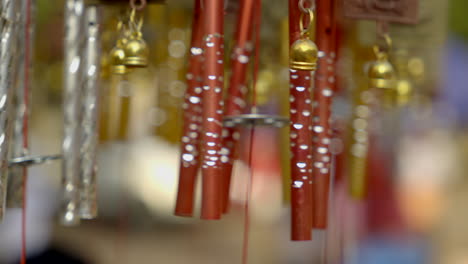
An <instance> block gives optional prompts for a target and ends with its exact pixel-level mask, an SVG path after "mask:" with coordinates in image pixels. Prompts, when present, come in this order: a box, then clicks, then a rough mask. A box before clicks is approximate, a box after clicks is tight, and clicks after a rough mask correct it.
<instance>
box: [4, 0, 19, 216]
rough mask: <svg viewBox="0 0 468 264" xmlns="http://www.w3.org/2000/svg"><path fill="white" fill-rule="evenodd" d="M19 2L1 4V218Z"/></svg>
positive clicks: (6, 170)
mask: <svg viewBox="0 0 468 264" xmlns="http://www.w3.org/2000/svg"><path fill="white" fill-rule="evenodd" d="M17 7H18V6H17V2H16V1H13V0H3V1H2V6H1V8H2V9H1V12H2V20H4V21H2V25H1V26H2V28H1V46H0V59H1V61H0V98H2V104H1V107H0V137H1V138H2V140H0V162H1V163H2V164H3V165H2V167H1V170H0V220H2V219H3V217H4V214H5V209H6V200H7V190H8V163H9V162H8V161H9V155H8V150H9V149H8V148H9V144H10V134H11V130H12V129H11V128H12V125H13V124H12V120H11V115H10V114H11V111H12V110H14V108H13V104H12V103H13V102H12V97H13V95H14V85H13V84H14V83H13V79H14V76H15V73H14V67H15V66H14V59H15V56H14V54H15V52H13V50H15V48H14V47H15V45H16V43H15V40H16V39H15V37H16V35H15V27H16V23H17V19H16V16H17V11H18V10H17Z"/></svg>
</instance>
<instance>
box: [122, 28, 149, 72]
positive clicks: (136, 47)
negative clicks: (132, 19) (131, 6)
mask: <svg viewBox="0 0 468 264" xmlns="http://www.w3.org/2000/svg"><path fill="white" fill-rule="evenodd" d="M124 51H125V59H124V64H125V65H126V66H127V67H136V68H138V67H147V66H148V56H149V50H148V45H147V44H146V42H145V40H144V39H143V38H142V35H141V33H140V32H136V33H134V34H133V35H132V36H131V37H130V39H129V40H128V42H127V44H126V45H125V49H124Z"/></svg>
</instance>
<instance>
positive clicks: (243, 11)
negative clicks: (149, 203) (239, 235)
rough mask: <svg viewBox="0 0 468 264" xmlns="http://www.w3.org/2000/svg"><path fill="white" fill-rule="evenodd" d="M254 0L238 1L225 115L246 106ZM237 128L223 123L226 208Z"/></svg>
mask: <svg viewBox="0 0 468 264" xmlns="http://www.w3.org/2000/svg"><path fill="white" fill-rule="evenodd" d="M254 4H255V1H254V0H242V1H241V2H240V10H239V16H238V19H237V28H236V34H235V39H234V41H235V43H234V48H233V52H232V55H231V69H232V75H231V78H230V81H229V88H228V92H227V94H228V95H227V97H226V106H225V115H226V116H234V115H240V114H243V113H244V111H245V108H246V105H247V104H246V97H247V93H248V89H247V70H248V68H249V67H248V66H249V61H250V58H251V53H252V49H253V45H252V31H253V26H254V25H253V24H254V23H253V21H254V12H253V10H254ZM238 137H239V129H238V128H237V127H226V128H224V131H223V147H224V148H223V150H222V155H223V156H222V157H221V158H222V159H223V186H222V188H223V197H222V210H223V213H227V211H228V210H229V192H230V186H231V175H232V168H233V165H234V161H235V160H236V159H237V155H238V154H237V141H238Z"/></svg>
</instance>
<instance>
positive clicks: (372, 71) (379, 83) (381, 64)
mask: <svg viewBox="0 0 468 264" xmlns="http://www.w3.org/2000/svg"><path fill="white" fill-rule="evenodd" d="M367 73H368V77H369V85H370V87H371V88H379V89H395V88H396V74H395V69H394V68H393V66H392V64H390V62H388V61H387V60H386V59H378V60H377V61H375V62H373V63H372V64H371V65H370V67H369V70H368V72H367Z"/></svg>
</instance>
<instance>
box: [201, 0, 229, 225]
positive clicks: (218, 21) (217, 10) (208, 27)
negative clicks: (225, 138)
mask: <svg viewBox="0 0 468 264" xmlns="http://www.w3.org/2000/svg"><path fill="white" fill-rule="evenodd" d="M203 4H204V5H203V9H204V10H203V16H204V20H205V27H204V28H205V39H204V41H205V42H204V49H205V63H204V64H205V70H204V74H203V81H204V85H203V92H202V94H203V114H202V117H203V120H202V128H203V133H202V135H201V144H202V151H201V154H202V174H203V181H202V182H203V187H202V190H203V192H202V213H201V217H202V218H203V219H211V220H215V219H220V218H221V211H222V210H221V200H222V199H221V198H222V197H221V194H222V192H221V187H222V168H221V166H222V165H221V149H222V147H221V145H222V138H221V136H222V131H223V126H222V118H223V105H224V104H223V98H222V97H223V86H224V80H223V78H224V77H223V75H224V67H223V64H224V36H223V34H224V1H220V0H204V2H203Z"/></svg>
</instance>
